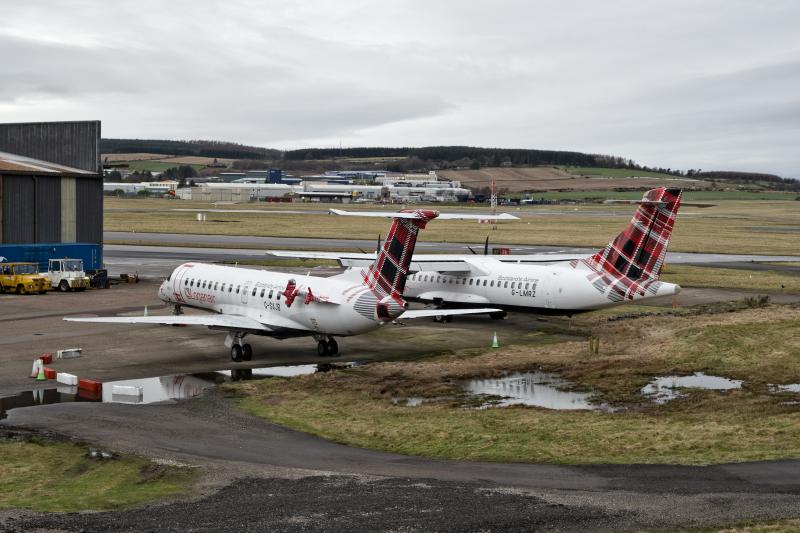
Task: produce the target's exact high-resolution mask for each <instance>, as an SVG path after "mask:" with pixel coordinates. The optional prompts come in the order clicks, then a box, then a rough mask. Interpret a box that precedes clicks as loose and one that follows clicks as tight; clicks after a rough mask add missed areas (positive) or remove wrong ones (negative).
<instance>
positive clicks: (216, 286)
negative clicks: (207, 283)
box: [214, 281, 219, 290]
mask: <svg viewBox="0 0 800 533" xmlns="http://www.w3.org/2000/svg"><path fill="white" fill-rule="evenodd" d="M218 288H219V281H215V282H214V290H217V289H218Z"/></svg>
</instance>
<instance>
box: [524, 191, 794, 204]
mask: <svg viewBox="0 0 800 533" xmlns="http://www.w3.org/2000/svg"><path fill="white" fill-rule="evenodd" d="M518 196H520V197H521V196H522V195H518ZM530 197H531V198H534V199H537V200H538V199H539V198H544V199H545V200H576V201H583V200H639V199H641V197H642V192H641V191H624V192H617V191H564V192H557V191H548V192H537V193H532V194H531V195H530ZM797 197H798V194H797V193H786V192H771V191H764V192H750V191H685V192H684V193H683V200H684V201H686V202H710V201H727V200H773V201H774V200H777V201H791V200H794V199H795V198H797Z"/></svg>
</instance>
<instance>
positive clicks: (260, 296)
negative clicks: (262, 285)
mask: <svg viewBox="0 0 800 533" xmlns="http://www.w3.org/2000/svg"><path fill="white" fill-rule="evenodd" d="M265 292H267V289H261V294H260V295H259V298H263V297H264V293H265Z"/></svg>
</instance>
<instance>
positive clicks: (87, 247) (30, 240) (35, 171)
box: [0, 121, 103, 270]
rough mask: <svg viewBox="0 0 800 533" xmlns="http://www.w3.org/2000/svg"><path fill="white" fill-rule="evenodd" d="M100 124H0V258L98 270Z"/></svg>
mask: <svg viewBox="0 0 800 533" xmlns="http://www.w3.org/2000/svg"><path fill="white" fill-rule="evenodd" d="M99 143H100V122H99V121H86V122H45V123H21V124H0V256H2V257H5V258H6V260H8V261H35V262H39V263H40V265H43V264H46V263H47V260H48V259H49V258H51V257H72V258H81V259H83V260H84V265H85V268H86V269H87V270H95V269H99V268H102V242H103V180H102V175H101V165H100V154H99Z"/></svg>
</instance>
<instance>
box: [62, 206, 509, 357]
mask: <svg viewBox="0 0 800 533" xmlns="http://www.w3.org/2000/svg"><path fill="white" fill-rule="evenodd" d="M380 216H387V217H389V218H392V219H393V222H392V226H391V229H390V230H389V235H388V237H387V239H386V241H385V242H384V243H383V248H382V249H381V251H380V253H379V254H377V257H376V258H373V261H372V262H371V264H369V265H368V267H367V268H365V269H363V270H361V271H356V270H353V269H351V270H348V271H345V272H344V273H342V274H339V275H336V276H332V277H328V278H323V277H312V276H310V275H309V276H305V277H302V278H299V277H298V276H295V275H293V274H288V273H283V272H267V271H263V270H252V269H246V268H235V267H228V266H219V265H210V264H203V263H184V264H182V265H180V266H179V267H177V268H176V269H175V270H174V271H173V272H172V273H171V274H170V275H169V277H167V279H166V280H165V281H164V282H163V283H162V284H161V286H160V288H159V290H158V297H159V298H160V299H161V300H162V301H164V302H166V303H168V304H172V305H174V306H175V314H174V315H172V316H132V317H91V318H79V317H66V318H64V320H68V321H72V322H104V323H116V324H163V325H174V326H177V325H191V326H206V327H208V328H210V329H215V330H223V331H226V332H227V336H226V337H225V346H226V347H228V348H230V350H231V359H233V360H234V361H236V362H239V361H242V360H245V361H249V360H250V359H251V358H252V356H253V348H252V346H251V345H250V344H248V343H245V342H244V338H245V337H246V336H247V335H250V334H252V335H264V336H268V337H274V338H277V339H285V338H289V337H299V336H311V337H314V339H315V340H316V341H317V353H318V354H319V355H321V356H335V355H337V354H338V353H339V345H338V343H337V342H336V339H335V337H346V336H350V335H358V334H360V333H365V332H367V331H371V330H373V329H376V328H378V327H380V326H381V325H383V324H385V323H387V322H392V321H393V320H395V319H397V318H399V317H401V316H402V317H403V318H404V319H409V318H421V317H426V316H435V315H439V314H442V313H443V311H440V310H431V309H420V310H409V309H408V303H407V302H406V301H405V300H404V299H403V297H402V293H403V290H404V288H405V285H406V278H407V274H408V268H409V263H410V261H411V256H412V254H413V253H414V246H415V244H416V240H417V233H418V232H419V230H420V229H423V228H425V225H426V224H427V223H428V222H430V221H431V220H433V219H435V218H437V217H439V218H445V219H485V218H493V217H491V216H489V217H487V216H486V215H460V214H444V215H439V213H438V212H436V211H430V210H422V209H419V210H405V211H401V212H399V213H388V214H381V215H380ZM496 218H500V219H508V218H512V219H513V218H516V217H513V216H512V215H497V216H496ZM183 307H189V308H195V309H201V310H206V311H211V313H207V314H200V315H191V316H188V315H183V314H182V308H183ZM498 311H500V309H498V308H480V309H473V308H470V309H452V310H447V311H444V313H445V314H446V315H448V316H449V315H462V314H475V313H493V312H498Z"/></svg>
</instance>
